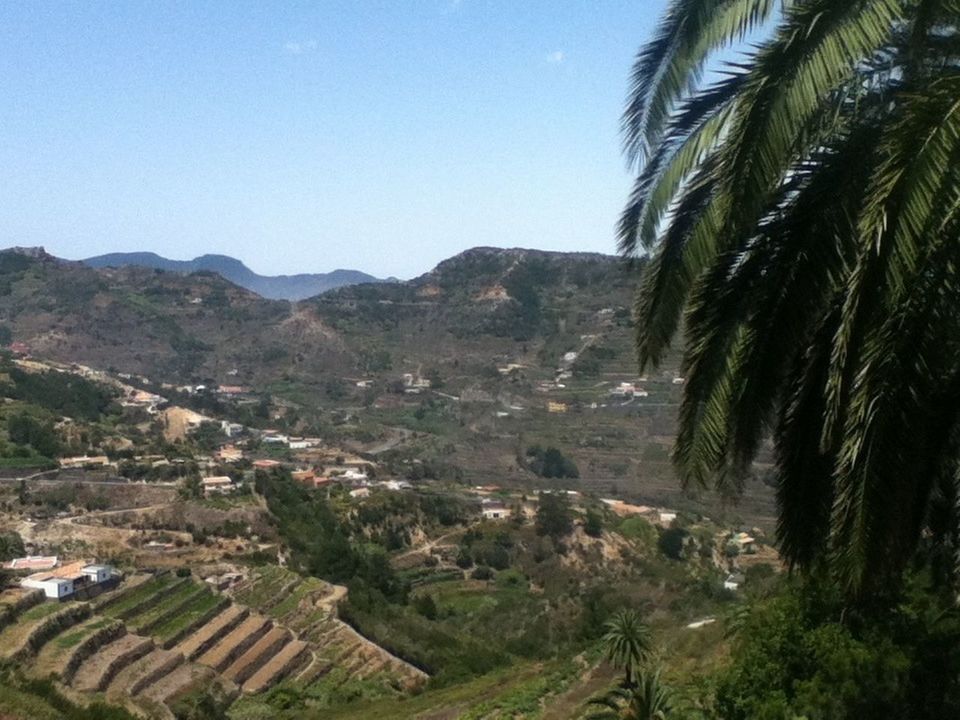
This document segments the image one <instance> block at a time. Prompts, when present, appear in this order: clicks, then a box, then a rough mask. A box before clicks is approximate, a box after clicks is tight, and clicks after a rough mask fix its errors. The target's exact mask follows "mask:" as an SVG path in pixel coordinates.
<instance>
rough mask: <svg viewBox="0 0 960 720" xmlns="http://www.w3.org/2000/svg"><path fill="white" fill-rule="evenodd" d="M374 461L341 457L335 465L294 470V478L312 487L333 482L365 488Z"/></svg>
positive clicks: (324, 485)
mask: <svg viewBox="0 0 960 720" xmlns="http://www.w3.org/2000/svg"><path fill="white" fill-rule="evenodd" d="M371 467H372V463H370V462H369V461H367V460H363V459H361V458H340V462H337V463H336V464H333V465H317V466H315V467H312V468H304V469H299V470H294V471H293V472H292V473H291V476H292V477H293V479H294V480H296V481H297V482H299V483H301V484H302V485H306V486H308V487H312V488H320V487H326V486H328V485H330V484H332V483H340V484H342V485H349V486H351V487H353V488H355V489H356V488H361V487H363V488H365V487H367V486H368V485H370V468H371Z"/></svg>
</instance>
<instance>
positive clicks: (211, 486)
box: [200, 475, 235, 497]
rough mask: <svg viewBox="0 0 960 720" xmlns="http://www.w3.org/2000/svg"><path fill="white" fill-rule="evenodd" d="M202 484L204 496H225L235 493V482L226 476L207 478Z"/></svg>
mask: <svg viewBox="0 0 960 720" xmlns="http://www.w3.org/2000/svg"><path fill="white" fill-rule="evenodd" d="M200 483H201V484H202V485H203V496H204V497H210V496H211V495H224V494H226V493H230V492H233V491H234V489H235V488H234V485H233V480H231V479H230V478H229V477H228V476H226V475H217V476H215V477H205V478H203V479H202V480H201V481H200Z"/></svg>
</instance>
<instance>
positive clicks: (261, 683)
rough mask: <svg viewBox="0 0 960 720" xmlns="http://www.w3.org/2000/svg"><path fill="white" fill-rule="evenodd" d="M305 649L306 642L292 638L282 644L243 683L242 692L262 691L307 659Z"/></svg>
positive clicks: (306, 647) (253, 692)
mask: <svg viewBox="0 0 960 720" xmlns="http://www.w3.org/2000/svg"><path fill="white" fill-rule="evenodd" d="M307 649H308V646H307V644H306V643H305V642H303V641H302V640H293V641H291V642H289V643H287V644H286V645H284V646H283V648H282V649H281V650H280V652H279V653H277V654H276V655H274V656H273V658H271V659H270V661H269V662H268V663H266V664H265V665H263V667H261V668H260V669H259V670H257V672H255V673H254V674H253V675H252V676H251V677H250V679H249V680H247V681H246V682H245V683H243V685H242V689H243V692H245V693H247V694H255V693H259V692H263V691H264V690H267V689H268V688H270V687H271V686H273V685H274V684H275V683H277V682H279V681H280V680H282V679H283V678H284V677H286V676H287V675H289V674H290V673H292V672H294V671H295V670H296V669H297V667H298V666H299V665H300V664H301V663H303V662H304V661H305V660H306V659H307Z"/></svg>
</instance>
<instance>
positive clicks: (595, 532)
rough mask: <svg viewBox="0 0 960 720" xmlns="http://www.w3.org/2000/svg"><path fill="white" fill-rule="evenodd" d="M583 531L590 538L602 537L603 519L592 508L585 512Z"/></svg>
mask: <svg viewBox="0 0 960 720" xmlns="http://www.w3.org/2000/svg"><path fill="white" fill-rule="evenodd" d="M583 531H584V532H585V533H586V534H587V535H589V536H590V537H595V538H598V537H600V536H601V535H603V518H602V517H600V513H598V512H597V511H596V510H595V509H594V508H590V509H589V510H587V514H586V517H584V519H583Z"/></svg>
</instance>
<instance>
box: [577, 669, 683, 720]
mask: <svg viewBox="0 0 960 720" xmlns="http://www.w3.org/2000/svg"><path fill="white" fill-rule="evenodd" d="M589 704H590V705H592V706H597V707H598V708H602V709H598V710H597V711H596V712H593V713H591V714H590V715H587V718H588V720H665V718H667V717H669V713H670V704H671V701H670V690H669V688H667V687H666V686H665V685H663V684H662V683H661V682H660V671H659V670H656V671H649V670H641V671H640V672H639V674H638V676H637V678H636V682H635V684H633V685H632V686H630V687H624V686H621V687H618V688H614V689H613V690H610V691H609V692H607V693H606V694H604V695H601V696H600V697H597V698H594V699H592V700H590V702H589Z"/></svg>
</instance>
